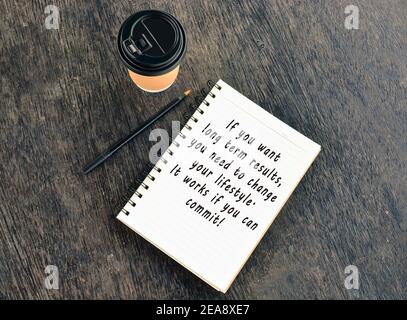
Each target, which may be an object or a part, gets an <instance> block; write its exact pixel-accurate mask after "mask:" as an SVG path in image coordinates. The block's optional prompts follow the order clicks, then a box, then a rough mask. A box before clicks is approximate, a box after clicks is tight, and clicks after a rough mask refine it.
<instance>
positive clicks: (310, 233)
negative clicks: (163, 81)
mask: <svg viewBox="0 0 407 320" xmlns="http://www.w3.org/2000/svg"><path fill="white" fill-rule="evenodd" d="M348 2H349V1H292V0H290V1H272V0H267V1H243V0H241V1H237V0H233V1H231V0H230V1H203V0H199V1H198V0H194V1H187V0H182V1H128V0H126V1H124V0H123V1H85V0H81V1H75V2H72V1H67V0H57V1H53V4H55V5H57V6H58V7H59V9H60V17H61V21H60V29H59V30H46V29H45V27H44V21H45V17H46V15H45V14H44V8H45V7H46V5H48V4H49V3H48V2H47V1H30V2H28V1H27V2H21V1H20V2H18V3H17V2H16V1H11V0H3V1H2V2H1V3H0V12H2V15H3V18H2V19H1V20H0V30H1V31H0V66H1V96H0V97H1V103H2V107H1V113H0V128H1V132H0V150H1V151H0V162H1V166H0V182H1V188H0V240H1V242H0V261H1V262H0V298H3V299H15V298H18V299H21V298H28V299H55V298H58V299H83V298H90V299H102V298H113V299H126V298H129V299H139V298H144V299H149V298H162V299H192V298H196V299H207V298H215V299H217V298H219V299H224V298H225V299H235V298H253V299H255V298H259V299H286V298H288V299H295V298H300V299H311V298H318V299H324V298H333V299H406V298H407V294H406V292H407V290H406V287H407V273H406V269H407V268H406V266H407V252H406V251H407V249H406V248H407V237H406V224H407V222H406V208H407V200H406V199H407V195H406V181H407V179H406V178H407V177H406V172H407V171H406V160H407V157H406V154H407V146H406V140H405V139H406V133H407V115H406V113H407V112H406V107H407V18H406V12H407V2H406V1H404V0H398V1H391V2H385V1H379V0H375V1H367V0H365V1H354V3H353V4H355V5H357V6H358V7H359V9H360V29H359V30H347V29H346V28H345V27H344V20H345V13H344V8H345V7H346V6H347V5H348V4H349V3H348ZM146 8H158V9H162V10H165V11H168V12H170V13H172V14H174V15H175V16H176V17H177V18H179V20H180V21H181V22H182V24H183V25H184V26H185V28H186V30H187V35H188V40H189V43H188V51H187V55H186V57H185V60H184V62H183V64H182V66H181V72H180V75H179V78H178V80H177V82H176V84H175V85H173V86H172V87H171V88H170V89H169V90H167V91H165V92H164V93H160V94H155V95H152V94H147V93H143V92H141V91H140V90H138V89H137V88H136V87H135V86H134V85H133V84H132V83H131V81H130V79H129V78H128V76H127V74H126V70H125V68H124V67H123V65H122V64H121V63H120V60H119V57H118V54H117V51H116V35H117V32H118V30H119V27H120V25H121V23H122V22H123V21H124V19H125V18H126V17H127V16H129V15H130V14H131V13H132V12H134V11H137V10H140V9H146ZM219 78H222V79H223V80H225V81H226V82H227V83H229V84H230V85H232V86H233V87H235V88H236V89H237V90H239V91H240V92H242V93H243V94H244V95H246V96H247V97H249V98H250V99H252V100H253V101H255V102H256V103H258V104H259V105H261V106H262V107H263V108H264V109H266V110H268V111H270V112H272V113H273V114H274V115H276V116H277V117H278V118H280V119H281V120H282V121H284V122H286V123H287V124H289V125H291V126H292V127H294V128H296V129H297V130H298V131H300V132H302V133H303V134H305V135H306V136H308V137H310V138H311V139H313V140H314V141H316V142H318V143H319V144H321V145H322V152H321V154H320V156H319V157H318V159H317V161H316V162H315V164H314V165H313V166H312V167H311V170H310V171H309V172H308V173H307V175H306V177H305V178H304V179H303V181H302V182H301V184H300V186H299V187H298V189H297V190H296V191H295V192H294V194H293V196H292V197H291V199H290V200H289V202H288V203H287V204H286V206H285V207H284V209H283V210H282V212H281V213H280V215H279V217H278V218H277V219H276V221H275V223H274V224H273V225H272V227H271V228H270V230H269V232H268V233H267V234H266V236H265V237H264V239H263V241H262V242H261V244H260V245H259V247H258V248H257V249H256V251H255V253H254V254H253V256H252V257H251V258H250V260H249V262H248V263H247V265H246V266H245V268H244V269H243V271H242V272H241V274H240V275H239V276H238V278H237V280H236V281H235V283H234V284H233V286H232V287H231V289H230V291H229V292H228V293H227V294H226V295H223V294H221V293H218V292H216V291H214V290H213V289H211V288H210V287H208V286H207V285H206V284H204V283H203V282H201V281H200V280H199V279H198V278H196V277H195V276H194V275H192V274H191V273H189V272H188V271H186V270H185V269H183V268H182V267H180V266H179V265H177V263H176V262H174V261H172V260H171V259H170V258H168V257H167V256H165V255H164V254H163V253H161V252H159V251H158V250H156V249H155V248H154V247H152V246H151V245H149V244H148V243H147V242H146V241H144V240H143V239H142V238H141V237H139V236H137V235H136V234H135V233H133V232H131V231H130V230H129V229H127V228H126V227H125V226H123V225H122V224H120V223H119V222H118V221H116V220H115V215H116V213H117V212H118V210H120V208H121V207H122V205H123V204H124V203H125V201H126V200H127V197H128V196H129V195H130V194H131V191H132V190H134V187H135V181H137V179H140V178H142V177H143V170H144V169H145V168H148V166H149V165H150V164H149V160H148V151H149V149H150V147H151V146H152V145H153V144H154V142H152V141H149V136H148V133H146V134H144V135H142V136H140V137H138V138H137V140H136V141H135V142H134V143H132V144H130V145H129V146H128V147H126V148H124V149H123V150H122V151H121V152H120V153H119V154H117V155H116V156H115V157H114V158H113V159H111V160H110V161H109V162H108V163H106V165H104V166H103V167H101V168H99V169H98V170H96V171H95V172H94V173H92V174H91V175H89V176H87V177H85V176H84V175H83V174H82V173H81V168H82V166H83V165H84V164H85V163H86V162H88V161H89V160H91V159H92V158H93V157H94V156H95V155H97V154H98V153H99V152H101V151H102V150H104V149H105V148H106V147H107V146H108V145H109V144H110V143H111V142H113V141H115V140H116V139H117V138H118V137H121V136H122V135H124V134H126V133H127V132H128V131H129V130H130V128H132V127H134V126H137V125H138V124H140V123H141V122H142V121H143V120H144V119H146V118H148V117H149V116H151V115H152V114H153V113H155V112H156V111H158V110H159V109H160V108H161V106H163V105H165V104H166V103H167V102H169V101H170V100H171V99H172V98H173V97H174V96H175V95H176V94H178V92H180V91H182V90H183V89H184V88H187V87H188V88H189V87H190V88H192V89H193V90H194V91H195V92H197V91H198V90H199V89H200V88H202V87H204V86H205V84H206V81H207V80H208V79H212V80H214V81H216V80H217V79H219ZM189 112H191V110H190V109H188V106H187V105H186V104H184V105H183V106H181V107H180V108H179V109H177V110H176V111H174V112H172V113H170V114H169V115H168V116H167V117H166V118H165V119H162V120H160V121H159V122H158V123H157V124H156V125H155V126H154V127H155V128H166V129H170V128H171V121H173V120H180V119H182V117H183V115H184V113H185V114H188V113H189ZM189 114H190V113H189ZM49 264H52V265H56V266H57V267H58V268H59V275H60V288H59V290H47V289H45V288H44V284H43V283H44V278H45V276H46V275H45V272H44V269H45V266H46V265H49ZM351 264H353V265H356V266H357V267H358V269H359V273H360V289H359V290H347V289H346V288H345V286H344V279H345V274H344V269H345V267H346V266H347V265H351Z"/></svg>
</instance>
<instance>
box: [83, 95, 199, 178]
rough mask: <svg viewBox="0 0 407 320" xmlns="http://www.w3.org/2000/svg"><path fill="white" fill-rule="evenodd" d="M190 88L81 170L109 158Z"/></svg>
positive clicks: (178, 101)
mask: <svg viewBox="0 0 407 320" xmlns="http://www.w3.org/2000/svg"><path fill="white" fill-rule="evenodd" d="M190 92H191V90H186V91H185V92H184V93H183V94H181V95H179V96H178V97H177V98H176V99H175V100H173V101H171V102H170V103H169V104H168V105H167V106H166V107H165V108H164V109H163V110H161V111H160V112H159V113H157V114H156V115H155V116H153V117H152V118H150V119H148V120H147V121H146V122H144V123H143V124H142V125H141V126H139V127H138V128H136V129H134V130H133V131H132V132H130V133H129V134H128V135H127V136H126V137H123V138H122V139H120V140H119V141H117V142H116V143H115V144H113V145H112V146H110V148H108V149H107V150H106V151H105V152H103V153H102V154H101V155H100V156H98V157H97V158H96V159H95V160H93V161H92V162H90V163H89V164H87V165H86V166H85V167H84V168H83V172H84V173H85V174H88V173H89V172H91V171H92V170H93V169H95V168H96V167H98V166H99V165H101V164H102V163H103V162H105V161H106V160H107V159H109V158H110V157H111V156H112V155H113V154H115V153H116V151H118V150H119V149H120V148H121V147H123V146H124V145H126V144H127V143H128V142H129V141H131V140H132V139H133V138H134V137H136V136H137V135H139V134H140V133H141V132H143V131H144V130H145V129H146V128H148V127H149V126H150V125H151V124H153V123H154V122H156V121H157V120H158V119H160V118H161V117H162V116H164V115H165V114H166V113H168V112H169V111H171V110H172V109H173V108H175V107H176V106H177V105H178V104H179V103H180V102H181V101H182V100H184V99H185V98H186V97H187V96H188V95H189V93H190Z"/></svg>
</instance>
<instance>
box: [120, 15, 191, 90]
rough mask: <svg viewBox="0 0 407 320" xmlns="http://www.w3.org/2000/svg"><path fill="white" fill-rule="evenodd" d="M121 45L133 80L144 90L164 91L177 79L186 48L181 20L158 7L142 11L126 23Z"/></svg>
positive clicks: (121, 53) (121, 32) (121, 33)
mask: <svg viewBox="0 0 407 320" xmlns="http://www.w3.org/2000/svg"><path fill="white" fill-rule="evenodd" d="M118 47H119V54H120V57H121V60H122V61H123V63H124V64H125V66H126V67H127V69H128V73H129V76H130V78H131V80H132V81H133V82H134V83H135V84H136V85H137V86H138V87H139V88H141V89H142V90H144V91H147V92H160V91H163V90H165V89H167V88H169V87H170V86H171V85H172V84H173V83H174V81H175V80H176V78H177V75H178V72H179V66H180V62H181V60H182V58H183V57H184V55H185V51H186V35H185V31H184V28H183V27H182V25H181V24H180V22H179V21H178V20H177V19H176V18H175V17H173V16H172V15H170V14H169V13H166V12H163V11H158V10H145V11H139V12H137V13H135V14H133V15H131V16H130V17H129V18H127V20H126V21H125V22H124V23H123V24H122V26H121V28H120V31H119V36H118Z"/></svg>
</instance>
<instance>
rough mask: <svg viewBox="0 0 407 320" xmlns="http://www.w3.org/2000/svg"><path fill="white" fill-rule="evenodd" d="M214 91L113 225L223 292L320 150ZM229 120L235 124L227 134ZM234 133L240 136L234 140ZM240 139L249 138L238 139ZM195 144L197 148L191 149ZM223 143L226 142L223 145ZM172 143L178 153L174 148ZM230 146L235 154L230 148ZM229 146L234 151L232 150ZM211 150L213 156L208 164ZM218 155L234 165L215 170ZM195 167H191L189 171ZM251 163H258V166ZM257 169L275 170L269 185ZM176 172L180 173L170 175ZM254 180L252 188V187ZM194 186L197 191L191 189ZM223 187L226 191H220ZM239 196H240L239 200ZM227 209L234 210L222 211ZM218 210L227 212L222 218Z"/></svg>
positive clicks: (251, 106)
mask: <svg viewBox="0 0 407 320" xmlns="http://www.w3.org/2000/svg"><path fill="white" fill-rule="evenodd" d="M217 85H218V86H220V87H221V89H220V90H219V89H217V88H213V89H212V91H211V92H212V93H213V94H214V95H215V97H211V96H209V95H208V96H207V97H206V99H205V101H207V102H208V103H209V106H207V105H205V104H204V103H202V104H201V105H200V106H199V109H200V110H202V111H203V112H204V113H203V114H201V113H199V112H198V111H197V112H195V113H194V115H193V117H195V118H196V119H197V122H194V121H193V120H192V119H190V120H189V121H188V123H187V125H189V126H190V127H191V128H192V129H191V130H188V129H187V128H186V127H184V128H183V129H182V131H181V133H182V134H183V135H185V139H183V138H182V136H181V135H178V137H177V138H176V139H175V143H174V142H173V144H172V145H171V146H170V147H169V149H168V150H171V151H172V152H173V155H170V153H169V151H168V150H167V152H166V153H165V154H164V155H163V158H164V159H165V160H167V163H164V161H163V160H160V161H159V162H158V163H157V165H156V166H157V167H159V168H160V169H161V172H157V171H156V170H154V169H153V170H152V171H151V173H150V174H151V176H153V177H155V180H154V181H152V180H151V179H149V178H146V180H145V181H144V182H145V184H146V185H148V186H149V187H148V190H146V189H145V188H144V187H142V186H141V187H140V188H139V189H138V190H137V192H138V193H140V194H141V195H142V197H141V198H139V197H138V196H137V195H134V196H133V197H132V198H131V201H132V202H133V203H135V206H134V207H133V206H132V205H131V204H130V203H128V204H127V205H126V206H125V208H124V210H123V211H121V212H120V213H119V215H118V219H119V220H120V221H122V222H123V223H125V224H126V225H127V226H129V227H130V228H131V229H133V230H134V231H135V232H137V233H138V234H140V235H141V236H142V237H144V238H145V239H146V240H148V241H149V242H151V243H152V244H154V245H155V246H156V247H158V248H159V249H161V250H162V251H164V252H165V253H166V254H167V255H169V256H170V257H172V258H173V259H175V260H176V261H178V262H179V263H180V264H181V265H183V266H184V267H186V268H187V269H188V270H190V271H191V272H193V273H195V274H196V275H197V276H199V277H200V278H201V279H203V280H204V281H206V282H207V283H209V284H210V285H211V286H213V287H214V288H216V289H218V290H220V291H222V292H226V291H227V289H228V288H229V287H230V285H231V284H232V282H233V280H234V279H235V277H236V276H237V274H238V273H239V271H240V269H241V268H242V267H243V265H244V263H245V262H246V260H247V259H248V258H249V256H250V254H251V253H252V252H253V250H254V249H255V247H256V246H257V244H258V243H259V241H260V240H261V238H262V237H263V235H264V233H265V232H266V231H267V229H268V228H269V226H270V225H271V223H272V222H273V220H274V218H275V217H276V216H277V214H278V212H279V211H280V209H281V208H282V206H283V205H284V203H285V202H286V201H287V199H288V198H289V196H290V195H291V193H292V192H293V191H294V189H295V187H296V186H297V184H298V183H299V181H300V180H301V178H302V177H303V175H304V174H305V172H306V171H307V169H308V168H309V166H310V165H311V163H312V162H313V160H314V159H315V157H316V156H317V155H318V153H319V151H320V146H319V145H318V144H316V143H314V142H313V141H311V140H310V139H308V138H306V137H305V136H303V135H302V134H300V133H298V132H297V131H295V130H294V129H292V128H290V127H289V126H287V125H286V124H284V123H283V122H281V121H280V120H278V119H277V118H275V117H274V116H272V115H271V114H269V113H268V112H266V111H265V110H263V109H262V108H260V107H259V106H258V105H256V104H255V103H253V102H252V101H250V100H249V99H247V98H246V97H244V96H243V95H241V94H240V93H239V92H237V91H236V90H234V89H233V88H231V87H230V86H229V85H227V84H226V83H225V82H223V81H222V80H219V81H218V83H217ZM232 121H233V122H232ZM231 122H232V124H230V123H231ZM236 122H238V125H236V126H235V127H233V129H232V126H233V124H235V123H236ZM228 124H230V126H229V128H227V126H228ZM205 128H206V130H209V129H211V130H212V131H211V132H210V134H209V131H205V132H202V131H203V130H204V129H205ZM241 130H242V131H244V134H243V135H242V137H241V138H239V139H236V137H238V136H239V135H240V133H241ZM213 132H216V133H217V135H216V136H215V135H214V133H213ZM205 133H208V135H206V134H205ZM246 134H249V137H248V138H247V140H245V141H244V140H243V137H244V136H245V135H246ZM218 137H220V138H218ZM250 138H254V140H253V141H252V142H251V144H249V143H248V142H249V141H251V140H250ZM194 139H195V140H196V142H195V144H194V145H193V146H191V143H192V142H193V140H194ZM217 139H219V140H217ZM229 140H230V141H231V143H230V144H227V142H228V141H229ZM214 142H215V143H214ZM177 143H178V144H179V147H177V146H176V145H175V144H177ZM198 143H201V144H202V145H203V146H205V147H206V149H205V150H204V152H203V153H201V152H200V151H199V150H201V149H200V148H198V149H196V148H195V147H196V146H197V144H198ZM260 144H262V145H266V146H267V147H266V149H267V148H268V149H270V150H271V151H274V156H273V157H271V159H270V157H269V156H270V155H271V152H270V153H268V156H267V155H265V154H264V150H265V149H264V150H263V152H260V151H259V150H258V147H259V145H260ZM232 145H233V146H234V147H235V149H232V150H231V149H230V147H231V146H232ZM225 146H227V147H228V148H225ZM236 148H239V149H240V151H238V152H235V151H236ZM213 152H215V153H216V156H213V157H212V159H211V155H213ZM242 152H243V153H242ZM245 154H246V155H245ZM218 156H219V157H220V158H221V159H224V160H225V164H227V163H230V162H231V161H233V162H232V163H231V164H230V166H229V167H227V166H226V167H227V169H225V168H224V166H223V167H221V166H220V165H219V162H220V161H218V163H216V162H215V161H214V159H216V157H218ZM195 161H197V165H196V167H195V168H194V169H190V168H191V166H192V164H193V163H194V162H195ZM256 163H259V164H258V165H257V167H256ZM199 165H203V167H204V168H205V169H208V170H207V171H206V173H207V175H202V170H201V171H199V172H198V171H197V170H196V169H197V168H198V166H199ZM176 166H177V167H176ZM261 166H264V168H269V171H268V173H270V171H272V170H273V169H274V171H273V174H275V176H274V179H273V180H272V179H271V177H272V176H273V175H272V174H270V176H269V177H266V176H264V175H262V172H263V171H262V172H259V170H260V169H261ZM239 167H240V171H239V174H241V173H244V176H242V175H241V176H240V179H239V177H238V175H237V174H236V175H235V173H236V169H237V168H239ZM177 168H179V169H180V170H181V171H180V172H179V173H178V175H177V176H175V175H174V172H175V171H176V169H177ZM171 170H173V172H171ZM210 171H212V173H211V174H210V173H209V172H210ZM220 174H223V176H224V177H225V178H224V179H229V180H230V181H229V182H227V183H226V182H225V184H224V185H223V186H221V185H222V184H221V183H220V182H221V178H220V179H218V180H217V178H218V177H219V175H220ZM186 176H188V177H189V178H191V180H190V183H191V185H192V184H193V182H192V181H193V180H195V185H194V186H193V187H191V186H190V185H187V184H186V183H185V182H184V178H185V177H186ZM279 177H280V179H279V180H278V181H277V179H278V178H279ZM257 179H259V181H258V186H257V187H256V189H253V188H252V187H253V183H254V181H257ZM216 181H218V182H219V183H220V185H217V184H216ZM250 182H251V184H250V185H249V183H250ZM197 184H199V185H200V187H198V188H196V186H197ZM202 185H205V187H204V188H202ZM227 185H230V187H229V188H228V189H227V190H226V186H227ZM260 186H262V187H263V188H262V189H261V190H259V188H260ZM233 187H234V188H235V190H234V191H236V190H237V189H238V188H240V193H237V194H235V192H234V193H231V192H230V191H231V190H232V188H233ZM194 188H196V189H194ZM265 188H267V189H268V190H265ZM205 190H207V191H205ZM264 191H267V192H266V193H265V192H264ZM261 192H263V194H262V193H261ZM249 194H250V195H249ZM219 195H220V196H223V198H222V197H221V198H220V199H219V201H218V202H216V203H214V201H211V200H212V199H214V198H217V197H218V196H219ZM243 195H244V196H245V197H244V198H242V199H240V200H239V197H243ZM273 197H275V198H273ZM244 200H246V203H243V201H244ZM226 205H229V207H225V206H226ZM199 206H201V207H199ZM202 207H203V208H204V209H203V211H201V208H202ZM231 207H233V208H234V210H233V212H232V213H228V210H229V209H230V208H231ZM225 208H227V210H226V211H224V212H221V211H222V210H223V209H225ZM205 210H208V211H209V212H210V213H211V214H210V215H209V213H208V211H206V214H204V213H205ZM126 211H127V212H129V214H126V213H125V212H126ZM237 211H239V212H237ZM233 213H235V215H236V216H235V217H233ZM211 217H212V219H211ZM216 217H218V220H216ZM222 219H223V220H222ZM215 221H216V223H214V222H215ZM249 221H251V222H249ZM219 222H220V223H219Z"/></svg>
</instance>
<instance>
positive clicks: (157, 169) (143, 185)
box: [121, 80, 222, 216]
mask: <svg viewBox="0 0 407 320" xmlns="http://www.w3.org/2000/svg"><path fill="white" fill-rule="evenodd" d="M207 85H208V87H210V88H211V89H213V88H216V89H218V90H222V87H221V86H220V85H218V84H217V83H215V84H213V82H212V81H211V80H209V81H208V82H207ZM203 92H204V89H201V93H203ZM207 96H210V97H211V98H213V99H214V98H216V94H214V93H213V92H211V91H209V93H208V94H207ZM199 97H200V96H197V97H195V101H196V100H197V98H199ZM202 104H204V105H205V106H207V107H209V106H210V102H208V101H207V100H206V98H204V99H203V100H202V103H201V105H202ZM196 113H199V114H204V113H205V111H204V110H203V109H202V108H201V106H198V107H197V108H196V111H195V113H194V114H193V115H192V116H191V117H190V118H189V120H191V121H193V122H194V123H197V122H198V121H199V119H198V118H197V116H198V115H197V114H196ZM188 122H189V121H188ZM188 122H187V123H186V124H185V125H184V128H186V129H187V130H188V131H191V130H192V127H191V125H190V124H188ZM182 131H183V129H182V130H181V132H180V133H179V134H178V136H179V137H181V138H182V139H186V137H187V136H186V135H185V134H184V133H183V132H182ZM178 136H177V137H178ZM172 145H174V146H175V147H177V148H178V147H180V144H179V143H178V142H177V141H176V139H175V140H174V141H173V142H172V144H171V146H170V147H169V148H168V149H167V150H166V151H165V153H167V154H168V155H169V156H173V155H174V152H173V151H172V150H171V147H172ZM159 161H162V162H163V163H164V164H167V163H168V160H167V159H165V158H164V157H163V156H162V157H161V158H160V160H159ZM153 171H155V172H157V173H160V172H161V171H162V170H161V168H160V167H158V166H157V165H155V166H154V167H153V169H152V170H151V172H150V173H149V174H147V176H146V178H145V179H144V181H143V182H142V183H141V184H140V186H139V188H138V189H137V191H136V192H134V195H135V196H137V197H138V198H142V197H143V194H142V193H140V192H139V190H140V188H143V189H144V190H148V189H149V187H150V186H149V185H148V184H147V183H148V182H153V181H154V180H155V179H156V177H155V176H154V175H152V173H153ZM147 180H149V181H148V182H147ZM134 195H133V196H134ZM127 203H128V204H129V205H131V206H132V207H135V206H136V202H135V201H134V200H133V197H132V199H130V200H129V201H128V202H127ZM121 211H122V212H123V213H124V214H125V215H126V216H127V215H129V214H130V212H129V211H128V210H126V209H125V208H123V209H122V210H121Z"/></svg>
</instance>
